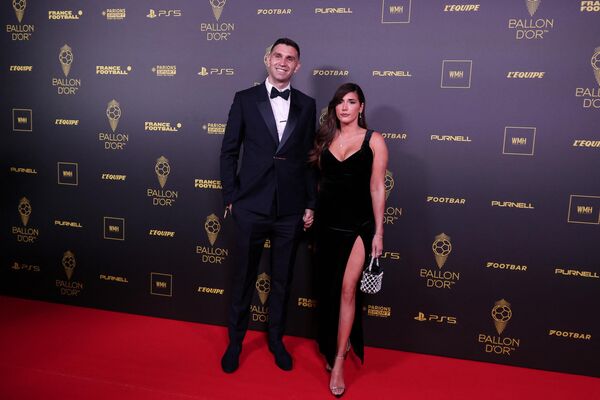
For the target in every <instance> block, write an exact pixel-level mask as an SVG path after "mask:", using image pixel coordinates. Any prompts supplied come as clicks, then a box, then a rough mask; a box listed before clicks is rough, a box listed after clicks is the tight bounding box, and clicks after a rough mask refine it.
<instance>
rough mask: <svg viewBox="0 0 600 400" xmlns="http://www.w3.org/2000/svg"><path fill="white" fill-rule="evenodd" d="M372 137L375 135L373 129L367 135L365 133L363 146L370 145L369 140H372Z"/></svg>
mask: <svg viewBox="0 0 600 400" xmlns="http://www.w3.org/2000/svg"><path fill="white" fill-rule="evenodd" d="M371 135H373V129H367V133H365V139H364V140H363V146H364V145H365V144H368V143H369V140H371Z"/></svg>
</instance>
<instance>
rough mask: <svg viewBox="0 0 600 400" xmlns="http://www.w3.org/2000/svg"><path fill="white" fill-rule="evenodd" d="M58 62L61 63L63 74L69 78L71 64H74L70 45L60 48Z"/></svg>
mask: <svg viewBox="0 0 600 400" xmlns="http://www.w3.org/2000/svg"><path fill="white" fill-rule="evenodd" d="M58 61H60V66H61V68H62V70H63V74H65V77H68V76H69V72H70V71H71V64H73V51H72V50H71V48H70V47H69V46H68V45H66V44H65V45H64V46H63V47H61V48H60V53H58Z"/></svg>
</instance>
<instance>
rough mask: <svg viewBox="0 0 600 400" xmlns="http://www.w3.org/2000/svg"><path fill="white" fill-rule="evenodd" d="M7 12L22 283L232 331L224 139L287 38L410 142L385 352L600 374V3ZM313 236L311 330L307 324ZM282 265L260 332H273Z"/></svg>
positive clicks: (393, 246)
mask: <svg viewBox="0 0 600 400" xmlns="http://www.w3.org/2000/svg"><path fill="white" fill-rule="evenodd" d="M1 8H2V12H1V14H0V15H1V17H0V18H1V21H2V25H1V27H2V29H1V32H0V41H1V43H2V50H1V51H2V58H1V66H0V67H1V72H0V85H1V87H2V96H1V97H0V118H1V122H0V123H1V126H2V132H1V134H2V139H1V146H0V153H1V170H0V177H1V182H2V194H1V195H0V201H1V211H2V212H1V219H0V225H1V229H0V235H1V237H0V240H1V245H2V250H1V268H0V292H1V293H3V294H7V295H13V296H21V297H26V298H34V299H41V300H46V301H53V302H61V303H66V304H74V305H81V306H89V307H97V308H102V309H109V310H117V311H124V312H131V313H139V314H145V315H152V316H159V317H167V318H174V319H181V320H187V321H197V322H203V323H209V324H221V325H222V324H225V316H226V313H227V311H226V310H227V305H228V300H229V288H230V286H229V278H230V274H231V266H232V263H233V262H234V260H235V254H234V253H233V251H232V248H233V244H234V240H235V238H234V237H233V230H234V227H233V226H232V225H231V224H232V222H231V221H230V220H229V219H225V220H224V219H223V205H222V200H221V183H220V180H219V169H218V158H219V151H220V145H221V140H222V137H223V133H224V131H225V126H226V122H227V114H228V111H229V107H230V105H231V101H232V99H233V95H234V93H235V92H236V91H237V90H241V89H244V88H247V87H250V86H252V85H255V84H258V83H260V82H262V81H263V80H264V79H265V77H266V71H265V65H264V57H265V54H266V53H267V52H268V50H269V46H270V44H271V43H272V42H273V41H274V40H275V39H276V38H278V37H282V36H287V37H290V38H293V39H294V40H296V41H297V42H298V43H299V44H300V47H301V62H302V67H301V69H300V71H299V72H298V73H297V74H296V76H295V78H294V81H293V85H294V86H295V87H296V88H298V89H300V90H302V91H304V92H305V93H307V94H309V95H311V96H313V97H315V98H316V99H317V106H318V108H319V110H318V111H322V110H323V108H324V107H326V105H327V103H328V101H329V99H330V98H331V96H332V95H333V92H334V90H335V89H336V88H337V87H338V86H339V85H340V84H342V83H344V82H348V81H352V82H356V83H358V84H360V85H361V86H362V87H363V89H364V91H365V94H366V97H367V104H366V118H367V121H368V123H369V126H370V127H372V128H374V129H376V130H378V131H379V132H381V133H382V134H383V136H384V137H385V139H386V142H387V145H388V148H389V151H390V160H389V166H388V172H387V175H386V195H387V203H386V210H385V232H386V236H385V253H384V256H383V259H382V265H383V266H384V268H385V279H384V284H383V290H382V291H381V292H380V293H379V294H377V295H373V296H367V297H366V298H365V299H364V305H363V313H364V320H365V327H364V329H365V334H366V339H367V344H369V345H373V346H380V347H386V348H392V349H401V350H406V351H414V352H422V353H430V354H438V355H444V356H450V357H457V358H465V359H472V360H482V361H488V362H495V363H502V364H509V365H519V366H525V367H532V368H540V369H547V370H557V371H565V372H571V373H576V374H584V375H591V376H600V361H599V358H598V357H597V355H598V354H600V345H599V340H600V322H599V321H598V319H597V318H596V317H594V315H596V312H597V307H598V304H599V303H598V299H599V294H600V262H599V257H598V243H599V239H600V168H599V167H600V163H599V160H600V1H579V0H571V1H564V0H536V1H529V0H505V1H491V0H483V1H479V2H476V1H471V0H469V1H458V0H457V1H452V0H448V1H434V0H430V1H423V0H412V1H411V0H370V1H344V0H310V1H307V0H302V1H301V0H296V1H294V0H289V1H284V0H278V1H275V0H256V1H241V0H197V1H191V0H190V1H159V0H156V1H147V2H142V1H134V0H115V1H111V2H95V1H27V0H13V1H11V0H2V2H1ZM310 243H311V234H310V232H308V233H307V234H306V237H305V238H304V240H303V242H302V245H301V249H300V250H301V251H300V252H299V254H298V259H297V265H296V268H295V279H294V284H293V288H292V293H291V301H290V310H289V321H288V333H289V334H291V335H299V336H306V337H312V336H314V334H315V310H316V308H317V307H318V306H319V305H318V304H317V303H316V301H315V300H314V292H313V287H314V284H313V283H314V280H315V279H319V272H318V270H315V269H314V268H313V264H312V262H311V252H310V249H311V244H310ZM268 253H269V243H268V241H267V242H266V243H265V252H264V254H263V257H264V261H266V259H267V257H268ZM269 274H270V272H269V269H268V263H266V262H263V265H262V268H261V271H260V274H259V275H258V276H257V281H256V292H255V298H254V300H253V303H252V306H251V320H252V321H251V328H252V329H259V330H260V329H264V328H265V326H266V323H268V304H269V303H268V296H269V289H270V276H269ZM49 318H52V316H49ZM198 329H202V328H201V326H200V325H199V327H198ZM73 334H75V335H80V334H82V333H81V332H79V333H78V332H73ZM108 339H110V338H108ZM366 357H367V360H366V362H367V364H368V363H369V358H368V352H367V356H366Z"/></svg>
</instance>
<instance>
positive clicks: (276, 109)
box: [265, 78, 292, 141]
mask: <svg viewBox="0 0 600 400" xmlns="http://www.w3.org/2000/svg"><path fill="white" fill-rule="evenodd" d="M265 86H266V87H267V96H269V100H270V101H271V109H272V110H273V116H274V117H275V124H277V134H278V135H279V141H281V137H282V136H283V131H284V129H285V124H286V123H287V119H288V114H289V113H290V100H291V98H292V94H291V93H290V97H288V99H287V100H286V99H284V98H283V97H281V96H277V97H275V98H274V99H272V98H271V97H270V96H271V88H272V87H273V85H271V82H269V78H267V79H266V80H265ZM275 89H277V88H275ZM286 89H290V91H291V90H292V89H291V85H290V84H289V83H288V85H287V86H286V87H284V88H283V89H282V90H279V89H277V90H279V91H280V92H283V91H284V90H286Z"/></svg>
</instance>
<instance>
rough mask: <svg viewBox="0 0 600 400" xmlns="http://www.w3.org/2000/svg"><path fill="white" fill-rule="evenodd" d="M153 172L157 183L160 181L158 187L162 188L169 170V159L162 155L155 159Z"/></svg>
mask: <svg viewBox="0 0 600 400" xmlns="http://www.w3.org/2000/svg"><path fill="white" fill-rule="evenodd" d="M154 172H156V177H157V178H158V183H160V187H161V188H164V187H165V184H166V183H167V177H168V176H169V173H170V172H171V166H170V165H169V160H167V159H166V158H165V157H164V156H160V158H159V159H158V160H156V165H155V166H154Z"/></svg>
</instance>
